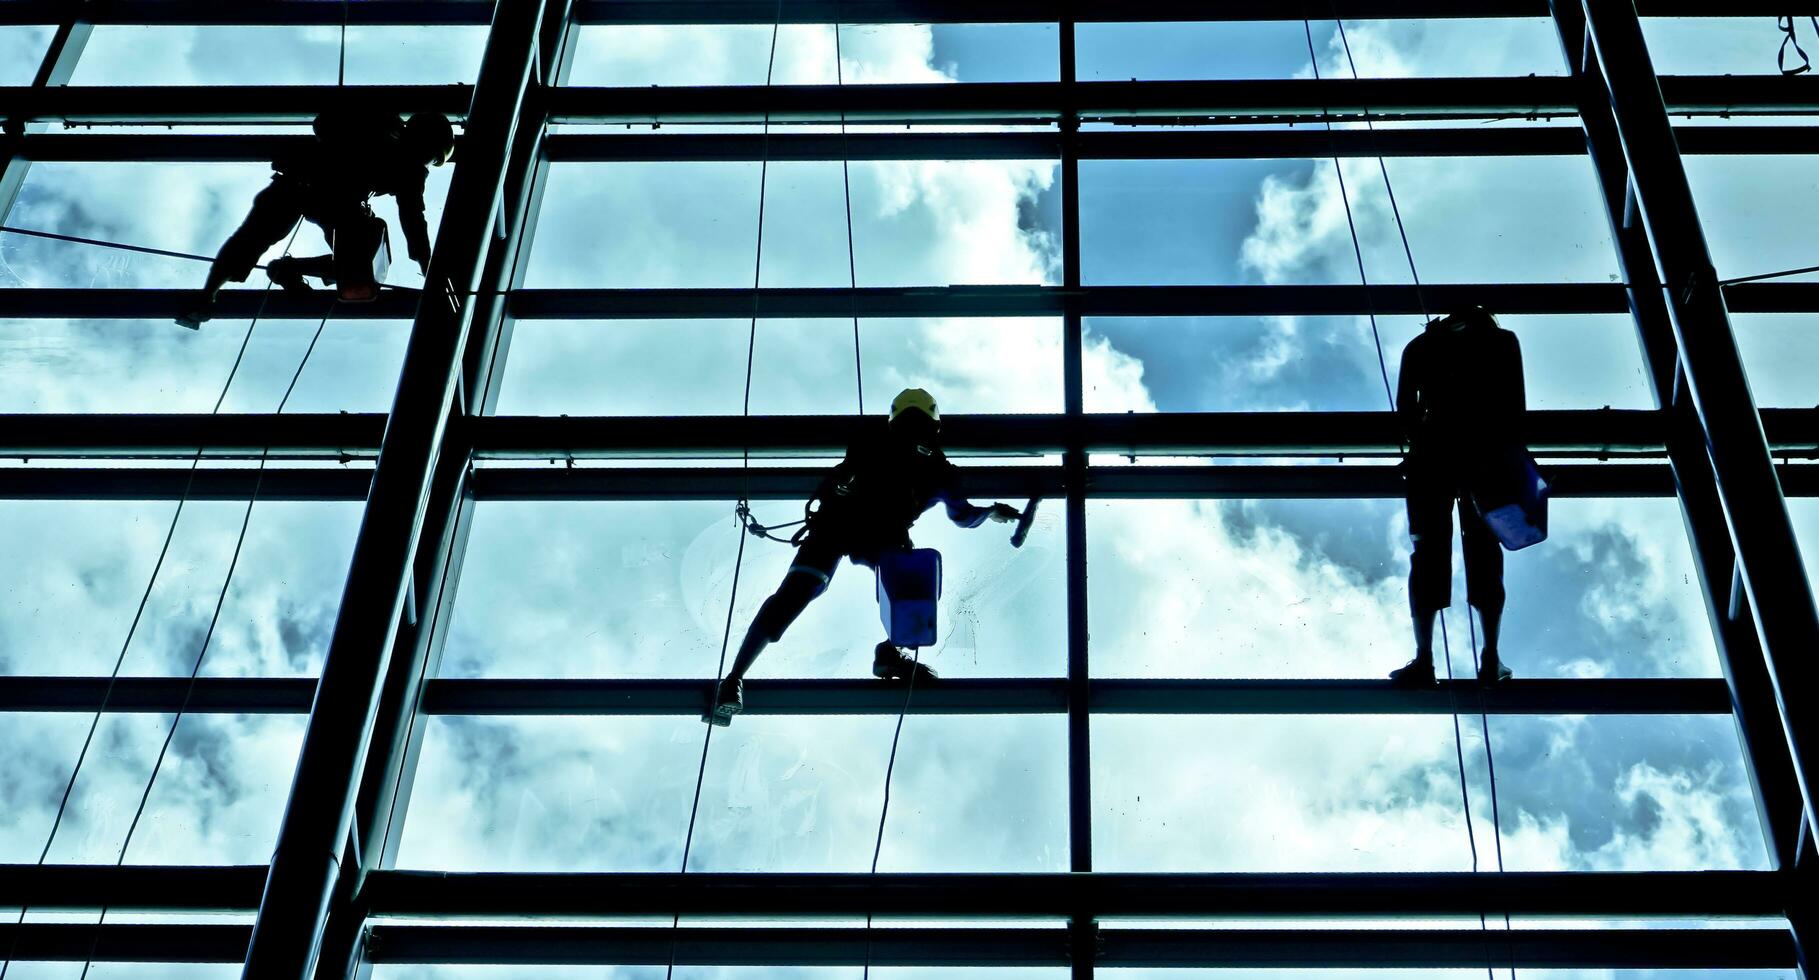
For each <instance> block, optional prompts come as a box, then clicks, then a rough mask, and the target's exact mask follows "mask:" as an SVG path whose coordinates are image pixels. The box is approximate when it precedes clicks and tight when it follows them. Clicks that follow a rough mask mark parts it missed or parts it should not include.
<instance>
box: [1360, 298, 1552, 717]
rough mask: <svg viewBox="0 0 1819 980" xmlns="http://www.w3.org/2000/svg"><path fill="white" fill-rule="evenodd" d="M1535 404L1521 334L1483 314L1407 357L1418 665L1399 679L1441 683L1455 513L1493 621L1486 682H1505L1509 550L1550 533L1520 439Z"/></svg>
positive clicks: (1403, 412)
mask: <svg viewBox="0 0 1819 980" xmlns="http://www.w3.org/2000/svg"><path fill="white" fill-rule="evenodd" d="M1526 407H1527V399H1526V396H1525V394H1524V390H1523V381H1522V348H1521V345H1520V344H1518V343H1517V341H1516V335H1515V334H1513V333H1511V332H1509V331H1508V330H1505V329H1503V328H1502V327H1500V326H1498V325H1497V320H1496V318H1495V317H1493V316H1491V314H1490V313H1488V312H1486V311H1485V310H1483V309H1481V308H1477V307H1473V308H1472V309H1469V310H1466V311H1463V312H1460V313H1455V314H1452V315H1450V316H1444V317H1440V318H1438V319H1435V320H1432V321H1430V322H1429V323H1428V324H1427V326H1426V328H1425V329H1424V330H1423V331H1422V332H1421V333H1420V334H1418V335H1417V336H1416V337H1415V339H1414V340H1411V341H1409V343H1408V346H1407V347H1405V348H1403V350H1402V372H1401V377H1400V378H1399V379H1398V381H1397V385H1396V415H1397V417H1398V420H1399V421H1400V423H1401V424H1402V426H1403V429H1404V432H1405V435H1406V436H1407V438H1408V445H1409V451H1408V458H1407V460H1406V461H1405V462H1404V464H1403V475H1404V480H1405V489H1406V493H1407V497H1408V530H1409V537H1410V538H1411V539H1412V540H1413V542H1414V551H1413V553H1412V554H1411V555H1410V556H1409V572H1408V591H1409V611H1410V613H1411V615H1412V617H1413V619H1414V627H1415V659H1413V660H1411V661H1409V662H1408V664H1407V665H1406V666H1403V667H1400V668H1398V669H1396V670H1395V671H1393V672H1391V674H1390V680H1392V681H1395V682H1397V683H1399V684H1406V685H1411V686H1423V685H1429V684H1432V683H1434V619H1435V617H1436V616H1438V615H1439V613H1440V610H1442V609H1445V608H1446V607H1447V606H1450V605H1452V602H1453V511H1454V510H1455V508H1456V509H1457V510H1458V512H1459V536H1460V542H1461V545H1462V550H1463V551H1464V558H1465V590H1466V602H1468V603H1470V604H1471V605H1472V606H1473V607H1475V608H1476V609H1477V610H1478V616H1479V618H1480V619H1481V620H1482V621H1483V623H1484V651H1483V658H1482V660H1480V662H1479V668H1478V679H1479V680H1480V681H1484V682H1496V681H1502V680H1507V679H1508V678H1509V677H1510V669H1509V668H1508V667H1506V666H1504V665H1503V660H1502V658H1501V656H1500V655H1499V654H1498V650H1497V639H1498V627H1499V626H1500V625H1501V623H1502V621H1503V604H1504V591H1503V548H1504V547H1509V548H1510V549H1511V550H1515V549H1516V548H1523V547H1527V546H1528V545H1530V544H1533V543H1535V542H1536V541H1539V540H1541V539H1542V538H1544V537H1546V536H1547V509H1546V505H1547V495H1546V490H1547V487H1546V483H1545V482H1543V481H1542V479H1541V477H1540V474H1539V473H1537V472H1536V471H1535V464H1534V460H1533V459H1532V458H1531V457H1530V456H1529V454H1528V449H1527V447H1526V446H1524V445H1523V443H1522V428H1523V415H1524V413H1525V411H1526Z"/></svg>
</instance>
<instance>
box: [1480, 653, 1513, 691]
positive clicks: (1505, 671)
mask: <svg viewBox="0 0 1819 980" xmlns="http://www.w3.org/2000/svg"><path fill="white" fill-rule="evenodd" d="M1514 676H1515V673H1514V672H1513V671H1511V670H1510V669H1509V668H1508V667H1505V666H1504V665H1503V661H1502V660H1500V659H1498V658H1497V657H1496V656H1494V655H1493V656H1489V657H1485V658H1484V662H1483V663H1481V664H1479V665H1478V683H1480V684H1498V683H1501V682H1503V681H1507V680H1509V679H1510V678H1511V677H1514Z"/></svg>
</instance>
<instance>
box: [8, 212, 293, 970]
mask: <svg viewBox="0 0 1819 980" xmlns="http://www.w3.org/2000/svg"><path fill="white" fill-rule="evenodd" d="M302 227H303V222H302V219H298V221H297V223H296V224H295V225H293V226H292V227H291V235H290V239H289V240H288V241H286V242H285V245H284V254H286V255H288V254H290V249H291V245H292V244H294V243H295V242H296V240H297V233H298V232H299V231H301V230H302ZM271 290H272V284H271V283H270V282H267V283H266V286H265V290H264V291H263V292H262V293H261V294H260V299H259V309H258V311H257V312H255V313H254V315H253V319H252V322H251V323H249V324H247V327H246V333H245V335H243V336H242V337H241V338H240V348H239V350H238V351H237V352H235V354H234V361H233V364H232V365H231V366H230V367H229V368H228V372H227V380H226V381H225V382H223V383H222V385H221V393H220V394H219V395H218V396H216V398H215V404H214V406H213V407H212V408H211V409H209V414H210V415H219V414H220V413H221V406H222V404H223V403H225V402H226V401H227V393H228V391H229V390H231V389H232V388H233V385H234V378H235V377H236V376H237V375H238V374H239V372H240V365H241V364H242V363H243V362H244V361H245V359H246V351H247V347H248V346H249V345H250V344H251V343H252V339H253V331H254V329H255V328H257V327H258V325H259V320H260V318H261V317H262V316H264V314H265V302H266V300H267V299H269V298H270V297H271ZM324 322H325V323H326V322H327V318H326V317H324ZM320 333H321V330H320V328H318V330H317V334H318V335H320ZM310 347H311V349H314V347H315V343H314V341H312V342H311V344H310ZM307 357H308V354H307V352H306V353H305V359H307ZM297 370H298V372H299V373H301V372H302V370H303V368H302V365H298V369H297ZM295 383H296V380H295V378H294V377H293V379H292V385H293V386H294V385H295ZM286 397H287V398H288V397H289V392H288V391H287V392H286ZM206 448H207V447H197V449H196V453H195V455H194V456H193V457H191V459H190V466H189V475H188V477H187V479H186V480H185V481H184V484H183V492H182V493H181V494H179V495H178V497H177V508H176V510H174V511H172V513H171V521H170V526H169V527H168V528H166V530H165V533H164V541H163V543H162V544H161V545H160V546H159V548H158V557H157V558H156V559H155V560H154V561H153V562H152V571H151V576H150V577H149V578H148V579H147V580H146V583H145V589H144V590H143V591H142V592H141V593H140V594H139V604H138V606H137V608H135V609H134V611H133V618H132V621H131V623H129V624H128V626H127V630H126V639H125V640H123V641H122V642H121V644H120V653H119V654H118V655H117V656H116V657H115V658H114V666H113V669H112V670H111V671H109V672H108V678H107V686H106V687H104V688H103V689H102V692H101V704H100V706H99V707H98V708H96V709H95V717H94V718H93V719H92V720H91V721H90V722H89V726H88V732H87V734H86V735H84V736H83V739H82V747H81V749H80V750H78V751H77V753H76V765H75V767H74V768H72V769H71V770H70V774H69V780H68V781H67V782H66V783H64V786H63V795H62V798H61V799H60V800H58V803H57V813H56V815H55V816H54V817H53V818H52V819H51V829H50V833H48V834H47V835H46V836H45V839H44V847H43V848H42V849H41V850H39V852H38V859H37V861H36V862H34V863H35V864H43V863H44V861H45V858H46V857H48V856H49V854H50V850H51V846H52V845H53V844H54V843H55V842H56V839H57V831H58V830H59V829H60V828H61V827H62V826H63V817H64V815H65V813H67V812H68V810H69V801H70V797H71V795H72V794H73V793H74V792H75V788H76V779H77V777H78V776H80V775H81V773H82V765H83V763H84V762H85V761H87V759H88V753H89V749H90V748H91V747H92V746H93V745H94V741H95V732H96V731H97V730H98V729H99V728H100V727H101V718H102V716H103V715H105V714H106V713H107V708H108V705H109V704H111V703H112V702H113V697H114V689H115V686H116V685H117V683H118V682H119V679H120V668H121V666H122V665H124V664H125V663H126V655H127V652H128V651H129V650H131V649H132V644H133V638H134V637H135V636H136V635H137V634H138V631H139V623H140V621H141V620H142V619H143V617H144V616H145V607H146V605H147V604H148V603H149V602H150V601H151V596H152V588H153V587H154V586H155V585H156V584H157V582H158V573H159V571H160V570H162V569H163V568H164V562H165V559H166V558H167V557H168V556H169V555H170V549H171V542H172V541H173V540H174V539H175V538H176V535H177V524H178V522H179V521H180V520H181V519H182V517H183V509H184V507H185V506H186V505H187V504H188V503H189V498H190V493H191V492H192V491H193V490H194V488H195V485H196V471H197V469H198V468H199V467H200V466H201V463H202V457H203V455H204V454H205V452H206ZM260 468H261V471H262V472H263V469H264V463H263V460H262V461H261V464H260ZM256 488H257V484H255V491H254V492H255V495H256V494H257V489H256ZM248 509H249V514H250V509H251V505H250V503H249V505H248ZM241 535H242V538H244V535H245V526H244V524H243V525H242V527H241ZM234 553H235V556H236V558H237V557H238V555H239V544H236V545H235V548H234ZM232 575H233V572H232V566H231V565H230V567H229V572H228V577H229V579H230V580H231V578H232ZM227 585H228V583H227V582H226V581H224V582H223V583H222V585H221V591H222V596H223V597H225V596H226V593H227ZM215 614H216V616H217V617H218V616H219V615H220V605H219V603H217V605H216V609H215ZM213 629H214V625H213V622H212V621H211V623H210V634H211V635H212V633H213ZM203 650H204V652H206V650H207V640H204V645H203ZM200 666H201V658H200V657H198V658H197V667H198V668H200ZM195 677H196V674H195V672H194V671H192V672H191V675H190V689H189V691H186V692H185V694H184V701H183V703H184V705H185V706H186V707H187V706H188V703H189V697H190V694H191V693H193V692H194V689H195ZM179 717H181V713H179ZM171 729H172V731H175V730H176V725H175V723H174V722H173V724H172V726H171ZM165 744H166V746H168V745H169V739H168V738H167V739H166V741H165ZM159 758H160V759H161V760H162V758H163V752H162V751H160V753H159ZM152 776H153V778H154V779H155V778H156V777H157V772H156V770H155V769H154V770H153V773H152ZM149 793H150V784H149V781H148V784H147V795H149ZM144 805H145V800H144V797H142V798H141V800H140V810H141V812H143V810H144ZM133 823H134V825H135V826H136V825H137V823H138V815H137V814H135V815H134V818H133ZM130 836H131V831H130V830H129V831H128V839H129V840H130ZM125 853H126V845H125V844H122V845H121V855H122V859H123V860H124V856H125ZM28 910H29V906H27V905H21V906H20V909H19V917H18V919H16V920H15V922H14V925H20V924H22V923H24V922H25V916H26V912H27V911H28ZM105 914H106V913H105V911H104V912H103V915H105ZM98 928H99V924H97V929H98ZM19 936H20V934H19V932H18V931H15V932H14V934H13V942H12V945H11V947H10V948H9V949H8V951H7V956H6V959H5V960H3V961H0V980H5V977H6V974H7V971H8V970H9V969H10V968H11V966H12V961H13V954H14V953H17V952H18V948H19ZM85 971H86V968H85Z"/></svg>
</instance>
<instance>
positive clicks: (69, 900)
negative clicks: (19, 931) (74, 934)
mask: <svg viewBox="0 0 1819 980" xmlns="http://www.w3.org/2000/svg"><path fill="white" fill-rule="evenodd" d="M264 889H265V865H263V864H256V865H234V866H219V865H216V866H209V865H148V864H129V865H117V864H113V865H109V864H0V908H4V907H11V908H18V907H20V906H22V905H29V906H30V907H32V908H34V909H96V908H100V907H101V906H103V905H105V906H107V907H108V908H109V909H110V910H114V909H117V910H119V911H122V912H132V911H164V912H188V913H204V912H245V911H250V910H252V909H255V908H258V907H259V893H260V892H261V891H263V890H264ZM91 928H92V927H91Z"/></svg>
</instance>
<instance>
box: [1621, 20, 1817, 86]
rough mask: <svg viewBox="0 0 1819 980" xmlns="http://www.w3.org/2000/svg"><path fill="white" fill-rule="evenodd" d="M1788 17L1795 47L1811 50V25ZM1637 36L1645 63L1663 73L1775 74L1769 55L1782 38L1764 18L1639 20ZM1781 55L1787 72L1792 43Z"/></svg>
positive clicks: (1793, 58) (1795, 59)
mask: <svg viewBox="0 0 1819 980" xmlns="http://www.w3.org/2000/svg"><path fill="white" fill-rule="evenodd" d="M1794 19H1795V21H1796V25H1795V26H1796V27H1798V28H1799V32H1800V44H1801V46H1802V47H1804V48H1806V49H1807V51H1808V52H1811V51H1812V50H1813V45H1812V43H1811V40H1812V38H1813V27H1812V25H1811V24H1810V23H1808V22H1807V20H1806V18H1804V17H1796V18H1794ZM1642 33H1643V36H1644V37H1646V38H1647V39H1648V54H1649V60H1650V61H1652V62H1654V64H1655V71H1656V72H1659V73H1660V74H1663V75H1779V74H1781V71H1780V69H1779V68H1778V67H1777V66H1776V64H1775V51H1776V49H1777V48H1779V47H1780V45H1781V37H1782V35H1781V32H1780V31H1778V30H1776V29H1775V24H1774V22H1773V21H1771V20H1769V19H1767V18H1764V17H1644V18H1642ZM1787 56H1788V67H1789V68H1793V67H1796V66H1798V65H1799V64H1800V58H1799V56H1798V55H1796V54H1795V53H1794V48H1793V45H1788V49H1787Z"/></svg>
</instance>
